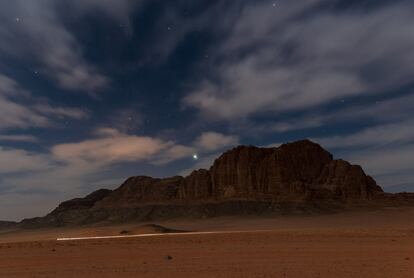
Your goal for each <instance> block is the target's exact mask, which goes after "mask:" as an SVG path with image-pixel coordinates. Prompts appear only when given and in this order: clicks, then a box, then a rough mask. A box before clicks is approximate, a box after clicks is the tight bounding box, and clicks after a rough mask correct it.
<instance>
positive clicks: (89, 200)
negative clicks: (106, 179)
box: [50, 189, 112, 215]
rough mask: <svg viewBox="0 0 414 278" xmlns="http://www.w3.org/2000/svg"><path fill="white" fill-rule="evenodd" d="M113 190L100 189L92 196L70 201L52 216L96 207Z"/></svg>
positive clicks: (63, 204) (53, 212)
mask: <svg viewBox="0 0 414 278" xmlns="http://www.w3.org/2000/svg"><path fill="white" fill-rule="evenodd" d="M111 192H112V190H108V189H100V190H97V191H94V192H92V193H91V194H89V195H87V196H86V197H84V198H76V199H72V200H69V201H65V202H63V203H61V204H60V205H59V206H58V207H57V208H56V209H55V210H54V211H52V212H51V213H50V214H52V215H56V214H59V213H61V212H65V211H68V210H81V209H88V208H91V207H93V206H94V205H95V203H96V202H98V201H100V200H102V199H104V198H105V197H107V196H108V195H109V194H111Z"/></svg>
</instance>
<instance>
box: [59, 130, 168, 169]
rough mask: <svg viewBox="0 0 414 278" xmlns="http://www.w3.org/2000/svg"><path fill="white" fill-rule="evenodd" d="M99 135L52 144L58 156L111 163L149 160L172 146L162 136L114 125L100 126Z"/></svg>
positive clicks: (73, 159)
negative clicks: (131, 131) (125, 131)
mask: <svg viewBox="0 0 414 278" xmlns="http://www.w3.org/2000/svg"><path fill="white" fill-rule="evenodd" d="M99 133H100V134H101V135H102V137H100V138H96V139H91V140H86V141H82V142H78V143H68V144H59V145H56V146H54V147H53V148H52V154H53V156H54V157H56V158H57V159H58V160H62V161H67V162H72V163H74V162H81V161H83V162H90V163H99V164H108V163H114V162H119V161H138V160H148V159H149V158H151V157H153V156H154V155H155V154H158V153H159V152H161V151H163V150H166V149H167V148H169V147H170V146H171V143H169V142H163V141H162V140H160V139H156V138H151V137H146V136H134V135H127V134H122V133H120V132H118V131H117V130H113V129H105V130H100V131H99Z"/></svg>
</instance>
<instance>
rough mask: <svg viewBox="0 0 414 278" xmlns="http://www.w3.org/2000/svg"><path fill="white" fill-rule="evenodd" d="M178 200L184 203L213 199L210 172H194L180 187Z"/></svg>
mask: <svg viewBox="0 0 414 278" xmlns="http://www.w3.org/2000/svg"><path fill="white" fill-rule="evenodd" d="M177 198H178V199H179V200H182V201H194V200H209V199H211V198H212V183H211V176H210V172H209V171H207V170H204V169H200V170H197V171H193V172H192V173H191V174H190V175H189V176H187V177H185V178H184V179H183V180H182V181H181V183H180V186H179V189H178V196H177Z"/></svg>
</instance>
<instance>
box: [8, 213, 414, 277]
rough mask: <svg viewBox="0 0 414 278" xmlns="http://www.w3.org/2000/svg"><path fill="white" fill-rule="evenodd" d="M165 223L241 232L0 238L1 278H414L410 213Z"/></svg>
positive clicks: (96, 231)
mask: <svg viewBox="0 0 414 278" xmlns="http://www.w3.org/2000/svg"><path fill="white" fill-rule="evenodd" d="M162 224H163V225H164V226H168V227H171V226H172V227H173V228H178V229H187V230H190V229H191V230H198V231H221V230H223V231H227V232H228V231H232V230H234V231H236V230H245V231H244V232H230V233H224V234H203V235H193V234H191V235H164V236H157V237H141V238H127V239H106V240H101V239H96V240H82V241H64V242H62V241H59V242H58V241H55V240H51V239H52V238H56V237H60V236H87V235H104V234H112V235H114V234H119V231H120V230H125V229H129V230H130V231H133V232H134V233H140V232H143V233H147V232H148V231H147V230H145V229H144V230H140V228H138V226H137V225H136V224H131V225H123V226H116V227H89V228H82V229H72V230H69V229H66V230H48V231H36V232H24V233H22V232H20V233H16V232H15V233H3V234H0V242H2V243H0V277H7V278H8V277H298V278H299V277H300V278H302V277H303V278H306V277H329V278H330V277H338V278H341V277H352V278H358V277H368V278H377V277H384V278H385V277H387V278H393V277H395V278H413V277H414V209H408V208H407V209H398V210H383V211H375V212H365V213H344V214H336V215H329V216H315V217H282V218H277V219H236V218H218V219H209V220H204V221H175V222H165V223H162ZM263 229H264V230H268V231H255V230H263ZM48 238H49V239H48ZM16 241H20V242H16Z"/></svg>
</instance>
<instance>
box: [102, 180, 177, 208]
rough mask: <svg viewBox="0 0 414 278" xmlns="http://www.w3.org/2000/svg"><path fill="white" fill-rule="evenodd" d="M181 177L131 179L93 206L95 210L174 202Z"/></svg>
mask: <svg viewBox="0 0 414 278" xmlns="http://www.w3.org/2000/svg"><path fill="white" fill-rule="evenodd" d="M182 181H183V177H180V176H176V177H171V178H165V179H154V178H151V177H146V176H139V177H131V178H129V179H127V180H126V181H125V182H124V183H123V184H122V185H121V186H120V187H119V188H118V189H115V190H114V191H113V192H112V193H111V194H110V195H109V196H108V197H106V198H105V199H103V200H102V201H99V202H97V203H96V204H95V207H96V208H103V207H105V208H110V207H125V206H137V205H142V204H145V203H155V204H156V203H165V202H170V201H174V200H176V198H177V195H178V188H179V186H180V184H181V182H182Z"/></svg>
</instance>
